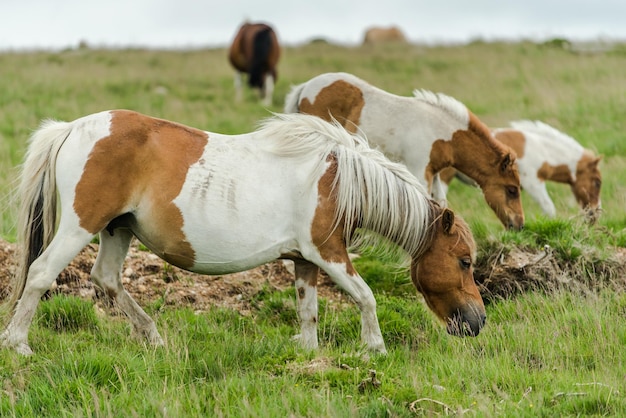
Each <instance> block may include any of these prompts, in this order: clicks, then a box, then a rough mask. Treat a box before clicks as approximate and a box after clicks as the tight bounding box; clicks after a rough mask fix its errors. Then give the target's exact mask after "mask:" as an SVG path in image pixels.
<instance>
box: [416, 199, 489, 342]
mask: <svg viewBox="0 0 626 418" xmlns="http://www.w3.org/2000/svg"><path fill="white" fill-rule="evenodd" d="M436 210H437V211H440V214H439V216H437V218H436V221H435V225H434V228H435V232H434V238H433V241H432V244H431V246H430V247H429V248H428V250H426V252H425V253H424V254H422V256H421V257H420V258H419V260H416V259H415V258H414V259H413V261H412V263H411V279H412V280H413V283H414V284H415V287H416V288H417V290H418V291H419V292H420V293H421V294H422V295H423V296H424V299H425V300H426V303H427V304H428V307H429V308H430V309H431V310H432V311H433V312H434V313H435V314H436V315H437V317H439V319H441V320H442V321H443V322H445V324H446V326H447V330H448V333H449V334H452V335H456V336H459V337H462V336H468V335H470V336H476V335H478V333H479V332H480V330H481V329H482V327H483V326H484V325H485V319H486V316H485V305H484V304H483V299H482V297H481V296H480V292H479V291H478V287H477V286H476V283H475V282H474V267H473V264H474V261H475V258H476V244H475V242H474V238H473V236H472V232H471V231H470V229H469V227H468V226H467V224H466V223H465V221H463V220H462V219H461V218H459V217H456V216H455V215H454V212H452V211H451V210H450V209H439V208H437V209H436Z"/></svg>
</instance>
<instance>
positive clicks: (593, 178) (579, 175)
mask: <svg viewBox="0 0 626 418" xmlns="http://www.w3.org/2000/svg"><path fill="white" fill-rule="evenodd" d="M494 135H495V137H496V139H498V140H499V141H500V142H502V143H503V144H505V145H507V146H509V147H511V148H512V149H513V150H515V152H516V153H517V157H518V159H517V165H518V168H519V173H520V181H521V183H522V188H523V189H524V190H526V192H528V194H530V196H531V197H532V198H533V199H534V200H535V201H536V202H537V203H538V204H539V206H541V209H542V210H543V212H544V213H545V214H546V215H547V216H549V217H552V218H553V217H555V216H556V208H555V206H554V203H553V202H552V199H550V196H549V195H548V190H547V189H546V183H545V182H546V181H553V182H557V183H564V184H569V186H570V188H571V189H572V193H573V194H574V197H575V198H576V201H577V202H578V203H579V205H580V206H581V208H582V209H583V212H584V214H585V217H586V218H587V220H588V221H589V222H591V223H594V222H595V221H597V219H598V217H599V216H600V212H601V200H600V189H601V187H602V174H601V173H600V169H599V168H598V165H599V163H600V160H601V158H602V157H598V156H596V155H595V154H594V152H593V151H591V150H589V149H585V148H583V146H582V145H580V143H578V142H577V141H576V140H575V139H574V138H572V137H571V136H569V135H567V134H565V133H563V132H561V131H559V130H557V129H555V128H553V127H552V126H550V125H548V124H546V123H543V122H539V121H529V120H520V121H515V122H511V123H510V127H509V128H498V129H495V130H494ZM455 174H456V173H454V172H446V173H445V174H444V175H442V180H443V181H444V182H445V183H449V182H450V181H451V180H452V178H453V176H454V175H455ZM460 178H461V180H463V178H462V177H460Z"/></svg>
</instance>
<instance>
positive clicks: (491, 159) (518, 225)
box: [455, 112, 524, 230]
mask: <svg viewBox="0 0 626 418" xmlns="http://www.w3.org/2000/svg"><path fill="white" fill-rule="evenodd" d="M469 115H470V116H469V125H468V129H467V130H464V131H459V132H457V133H456V134H455V135H459V136H460V137H462V136H465V137H466V138H467V139H469V140H467V141H464V143H465V145H464V146H463V147H461V148H462V149H460V152H463V153H465V155H464V157H463V158H464V160H466V161H468V164H467V165H468V166H467V167H463V168H461V167H456V168H458V169H459V171H461V172H463V173H465V174H467V175H470V174H473V175H470V177H472V178H473V179H474V180H475V181H476V182H477V183H478V185H479V186H480V188H481V189H482V191H483V195H484V196H485V200H486V201H487V204H488V205H489V206H490V207H491V209H492V210H493V211H494V212H495V214H496V216H497V217H498V219H500V222H502V224H503V225H504V226H505V227H506V228H508V229H517V230H519V229H522V228H523V227H524V209H523V208H522V199H521V193H520V190H521V186H520V177H519V172H518V170H517V162H516V159H517V155H516V154H515V151H514V150H513V149H512V148H509V147H508V146H506V145H504V144H502V143H501V142H499V141H497V140H496V138H495V137H494V136H493V134H492V133H491V131H490V130H489V128H488V127H487V126H486V125H485V124H484V123H483V122H482V121H480V120H479V119H478V118H477V117H476V116H475V115H474V114H473V113H471V112H469ZM459 142H461V141H459Z"/></svg>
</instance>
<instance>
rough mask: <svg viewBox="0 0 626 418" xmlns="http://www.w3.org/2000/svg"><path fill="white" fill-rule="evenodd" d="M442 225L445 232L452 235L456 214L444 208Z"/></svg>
mask: <svg viewBox="0 0 626 418" xmlns="http://www.w3.org/2000/svg"><path fill="white" fill-rule="evenodd" d="M441 225H442V226H443V232H445V233H446V234H447V235H450V234H451V233H452V228H453V227H454V212H452V211H451V210H450V209H448V208H444V209H443V213H442V214H441Z"/></svg>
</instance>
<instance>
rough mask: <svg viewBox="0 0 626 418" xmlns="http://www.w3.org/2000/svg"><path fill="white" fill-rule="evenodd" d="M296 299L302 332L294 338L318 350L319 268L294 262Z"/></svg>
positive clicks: (305, 345) (309, 347)
mask: <svg viewBox="0 0 626 418" xmlns="http://www.w3.org/2000/svg"><path fill="white" fill-rule="evenodd" d="M294 263H295V273H296V297H297V300H298V317H299V318H300V327H301V331H300V334H299V335H296V336H295V337H294V338H295V339H297V340H299V342H300V345H301V346H302V347H304V348H306V349H310V350H312V349H316V348H317V346H318V342H317V319H318V318H317V309H318V306H317V275H318V273H319V270H320V269H319V267H318V266H316V265H315V264H313V263H311V262H308V261H305V260H294Z"/></svg>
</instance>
